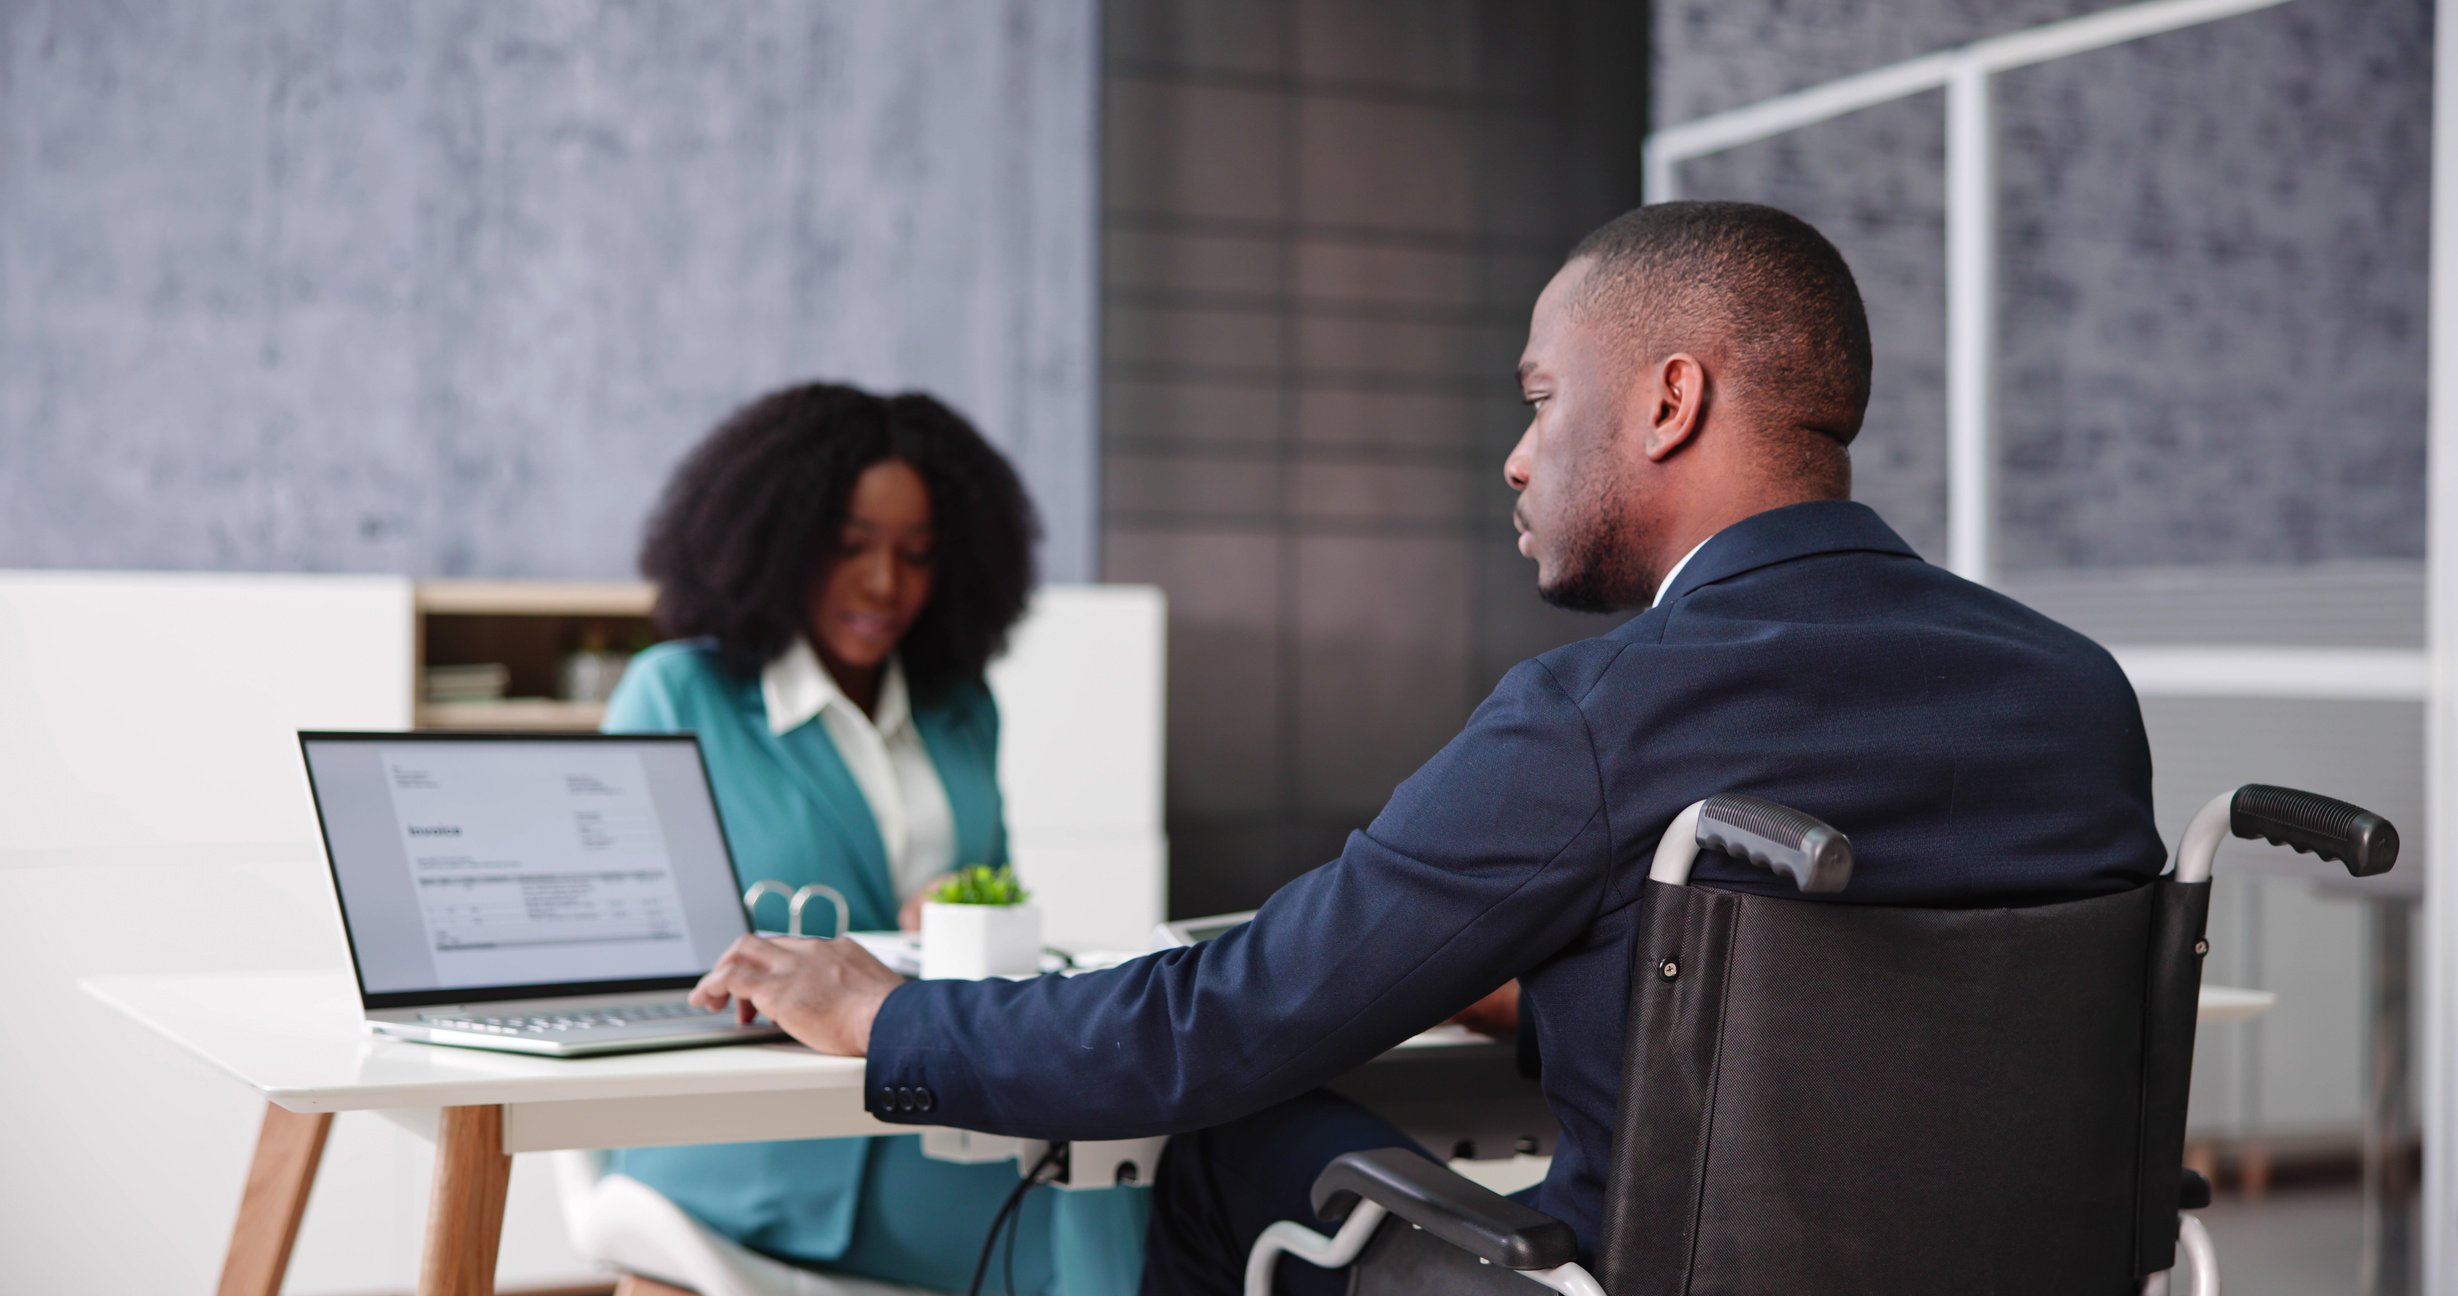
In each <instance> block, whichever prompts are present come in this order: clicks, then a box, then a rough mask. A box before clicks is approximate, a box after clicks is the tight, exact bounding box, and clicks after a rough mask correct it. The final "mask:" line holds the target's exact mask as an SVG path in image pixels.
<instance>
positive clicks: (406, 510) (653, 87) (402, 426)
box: [0, 0, 1098, 579]
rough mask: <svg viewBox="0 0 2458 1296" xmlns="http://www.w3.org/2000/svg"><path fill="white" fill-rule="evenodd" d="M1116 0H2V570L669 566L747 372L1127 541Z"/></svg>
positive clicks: (1081, 535)
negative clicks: (1113, 238)
mask: <svg viewBox="0 0 2458 1296" xmlns="http://www.w3.org/2000/svg"><path fill="white" fill-rule="evenodd" d="M1096 44H1097V12H1096V6H1095V0H997V2H995V3H981V2H980V0H898V2H897V3H893V4H889V3H873V2H871V0H768V2H766V3H729V4H724V5H710V4H701V3H696V2H695V0H655V2H650V3H634V4H611V3H609V4H595V3H528V2H523V3H492V2H481V0H453V2H446V0H432V2H429V0H422V2H421V3H418V4H398V5H396V4H371V3H364V2H363V0H274V2H271V3H266V2H262V0H251V2H246V3H242V2H238V0H229V2H224V3H188V2H186V0H128V2H126V3H114V4H107V5H101V4H89V3H83V2H82V0H0V566H31V567H53V566H56V567H145V568H173V569H178V568H234V569H263V570H318V571H322V570H342V571H404V572H410V573H414V574H421V575H487V576H538V577H610V576H621V575H624V574H627V573H628V572H629V571H630V570H631V565H632V557H633V553H634V550H635V548H636V545H637V540H638V535H639V530H640V525H641V522H642V519H643V517H644V515H645V512H646V510H647V508H648V505H649V503H650V501H651V499H652V497H653V495H654V493H655V491H656V490H657V488H658V486H659V485H660V484H661V483H662V481H663V478H664V476H665V474H666V472H667V470H668V468H669V467H670V466H671V465H672V463H673V462H674V460H675V459H676V458H677V457H678V456H679V455H680V454H681V453H682V452H683V451H684V450H685V449H686V448H687V447H688V446H689V445H690V444H691V443H692V442H693V441H694V440H696V439H697V438H698V437H699V436H700V435H701V434H702V433H703V432H704V431H705V430H706V429H707V428H708V427H709V426H710V424H711V423H712V422H713V421H714V420H715V419H717V418H718V417H720V416H721V415H722V414H723V413H725V412H726V411H727V410H728V409H730V408H731V407H733V406H734V405H736V404H738V403H740V402H742V401H744V400H746V399H748V398H750V397H751V396H753V395H756V394H757V393H759V392H761V391H763V390H766V389H769V388H771V387H774V386H777V385H781V384H784V383H787V382H792V381H798V380H802V379H807V378H813V377H832V378H845V379H851V380H853V381H856V382H860V383H863V384H866V385H873V386H879V387H887V388H903V387H918V388H925V389H928V390H931V391H934V392H936V393H938V394H940V395H942V396H943V397H945V398H947V399H948V400H949V401H951V402H952V403H953V404H954V405H956V406H957V407H958V408H960V409H962V410H964V411H965V412H966V413H967V414H969V415H971V416H972V417H973V418H974V419H975V421H976V422H978V423H979V424H980V425H981V426H982V428H983V430H984V431H985V432H986V433H987V434H988V435H989V436H990V437H991V438H992V439H993V440H994V441H997V442H998V443H1000V444H1001V445H1003V446H1004V447H1005V448H1006V449H1007V450H1008V452H1009V453H1010V454H1011V455H1013V456H1014V457H1015V459H1016V460H1017V462H1018V464H1019V466H1020V468H1021V469H1022V471H1023V473H1024V476H1025V478H1026V480H1027V482H1028V484H1029V485H1030V486H1031V487H1032V489H1033V492H1034V494H1035V496H1036V498H1037V500H1038V501H1039V503H1040V505H1041V508H1042V511H1043V514H1044V517H1045V520H1046V522H1047V525H1048V529H1049V542H1048V545H1047V547H1046V549H1045V551H1044V566H1045V570H1046V571H1047V572H1048V573H1049V574H1051V575H1053V576H1056V577H1060V578H1074V579H1081V578H1085V577H1088V576H1090V575H1091V572H1092V567H1093V552H1094V537H1095V535H1096V523H1097V516H1096V512H1097V510H1096V505H1097V501H1096V499H1095V498H1094V495H1093V489H1094V483H1095V479H1096V459H1095V455H1096V450H1095V406H1094V386H1093V384H1094V365H1095V354H1094V350H1093V348H1094V345H1095V337H1096V324H1095V305H1096V303H1095V301H1094V284H1095V269H1094V261H1093V257H1094V247H1095V238H1096V225H1095V220H1096V218H1095V207H1094V204H1095V201H1096V183H1097V182H1096V175H1095V167H1096V159H1095V157H1094V149H1095V140H1096V121H1095V106H1096V97H1097V91H1098V86H1097V83H1096V81H1095V74H1096V57H1097V50H1096Z"/></svg>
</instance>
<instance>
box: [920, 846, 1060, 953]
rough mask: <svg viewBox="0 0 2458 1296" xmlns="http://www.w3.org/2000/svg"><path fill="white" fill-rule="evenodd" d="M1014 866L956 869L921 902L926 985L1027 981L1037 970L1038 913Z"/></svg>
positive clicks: (1039, 933)
mask: <svg viewBox="0 0 2458 1296" xmlns="http://www.w3.org/2000/svg"><path fill="white" fill-rule="evenodd" d="M1031 898H1032V897H1031V896H1030V895H1028V894H1027V893H1026V892H1025V890H1024V886H1023V884H1022V883H1020V882H1018V881H1016V871H1015V869H1014V868H1013V867H1011V866H1007V865H1001V866H1000V867H998V868H991V867H990V866H988V865H986V864H975V865H971V866H969V867H966V868H961V869H958V870H956V872H955V873H953V874H951V875H950V876H949V877H948V879H947V880H946V881H945V882H942V883H940V884H939V886H938V889H937V890H935V891H933V892H931V893H930V898H929V899H927V900H925V901H923V902H922V977H923V979H924V980H934V981H935V980H941V979H945V978H962V979H966V980H980V979H981V978H983V977H994V976H1030V975H1032V974H1033V973H1036V972H1039V971H1040V970H1041V911H1040V910H1039V909H1036V908H1034V907H1033V906H1032V905H1029V904H1026V903H1025V901H1027V900H1029V899H1031Z"/></svg>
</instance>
